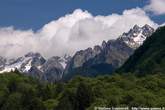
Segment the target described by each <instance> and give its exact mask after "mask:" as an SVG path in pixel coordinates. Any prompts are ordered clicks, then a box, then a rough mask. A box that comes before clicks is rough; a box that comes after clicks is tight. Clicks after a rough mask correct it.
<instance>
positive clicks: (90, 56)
mask: <svg viewBox="0 0 165 110" xmlns="http://www.w3.org/2000/svg"><path fill="white" fill-rule="evenodd" d="M154 31H155V30H154V29H153V28H152V27H150V26H149V25H147V24H146V25H144V26H143V27H139V26H138V25H135V26H134V27H133V28H132V29H130V31H128V32H127V33H123V34H122V35H121V36H119V37H118V38H117V39H114V40H109V41H103V42H102V45H96V46H94V47H93V48H91V47H90V48H88V49H85V50H80V51H78V52H76V53H75V54H74V55H73V56H72V57H71V56H68V55H65V56H63V57H58V56H53V57H51V58H48V59H45V58H44V57H43V56H42V55H41V54H40V53H33V52H29V53H27V54H25V55H24V56H22V57H19V58H14V59H7V58H4V57H0V73H4V72H10V71H14V70H15V69H17V70H18V71H20V72H21V73H24V74H26V75H30V76H32V77H36V78H39V79H40V80H44V81H49V82H56V81H60V80H68V79H70V78H72V77H73V76H75V75H83V76H97V75H100V74H107V73H108V74H111V73H112V72H113V71H115V70H116V69H117V68H119V67H120V66H121V65H123V64H124V63H125V61H126V60H127V59H128V58H129V57H130V56H131V55H132V54H133V53H134V51H135V50H136V49H137V48H138V47H139V46H141V45H142V44H143V42H144V41H145V40H146V39H147V38H148V37H149V36H151V35H152V33H153V32H154Z"/></svg>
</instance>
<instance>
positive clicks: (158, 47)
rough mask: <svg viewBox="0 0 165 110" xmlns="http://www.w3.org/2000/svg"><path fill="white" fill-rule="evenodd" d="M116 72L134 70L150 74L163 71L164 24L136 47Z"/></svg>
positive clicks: (164, 61) (164, 55)
mask: <svg viewBox="0 0 165 110" xmlns="http://www.w3.org/2000/svg"><path fill="white" fill-rule="evenodd" d="M118 72H134V73H139V74H145V73H148V74H152V73H164V72H165V26H164V27H160V28H158V29H157V30H156V32H155V33H153V35H152V36H151V37H149V38H147V40H146V41H145V42H144V44H143V45H142V46H141V47H140V48H138V49H137V50H136V51H135V53H134V54H133V55H132V56H131V57H130V58H129V59H128V60H127V61H126V62H125V64H124V65H123V66H122V67H121V68H120V69H119V70H118Z"/></svg>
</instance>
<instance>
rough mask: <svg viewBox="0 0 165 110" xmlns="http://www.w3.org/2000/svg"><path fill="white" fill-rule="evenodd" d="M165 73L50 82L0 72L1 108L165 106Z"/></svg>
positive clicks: (59, 109)
mask: <svg viewBox="0 0 165 110" xmlns="http://www.w3.org/2000/svg"><path fill="white" fill-rule="evenodd" d="M164 100H165V75H163V74H157V75H146V76H144V77H138V76H135V75H133V74H125V75H118V74H116V75H112V76H100V77H97V78H84V77H78V76H77V77H75V78H74V79H72V80H71V81H69V82H68V83H58V84H50V83H49V84H47V83H41V82H38V81H37V80H35V79H32V78H30V77H27V76H23V75H21V74H19V73H5V74H1V75H0V110H93V109H94V107H95V106H103V107H111V106H118V107H119V106H141V107H145V106H147V107H161V106H165V102H164Z"/></svg>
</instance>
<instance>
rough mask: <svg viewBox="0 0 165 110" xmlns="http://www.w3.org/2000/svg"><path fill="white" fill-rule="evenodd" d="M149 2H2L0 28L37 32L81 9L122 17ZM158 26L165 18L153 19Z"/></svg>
mask: <svg viewBox="0 0 165 110" xmlns="http://www.w3.org/2000/svg"><path fill="white" fill-rule="evenodd" d="M148 3H149V1H148V0H0V27H6V26H11V25H12V26H14V27H15V28H17V29H33V30H38V29H40V28H41V27H42V26H43V25H45V24H46V23H48V22H50V21H52V20H55V19H58V18H59V17H61V16H64V15H65V14H67V13H71V12H73V11H74V10H75V9H77V8H80V9H83V10H88V11H89V12H90V13H91V14H93V15H109V14H112V13H119V14H120V13H122V12H123V10H125V9H131V8H135V7H141V8H142V7H144V6H145V5H147V4H148ZM150 18H151V19H152V20H154V21H155V22H156V23H158V24H161V23H163V22H164V19H165V15H156V16H154V15H150Z"/></svg>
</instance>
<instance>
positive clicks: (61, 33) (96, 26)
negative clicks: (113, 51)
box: [0, 8, 157, 57]
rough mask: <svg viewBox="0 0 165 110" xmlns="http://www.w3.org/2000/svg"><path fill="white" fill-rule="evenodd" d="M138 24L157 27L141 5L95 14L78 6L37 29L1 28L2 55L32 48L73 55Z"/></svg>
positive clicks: (21, 53) (25, 51) (0, 45)
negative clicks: (36, 30) (111, 12)
mask: <svg viewBox="0 0 165 110" xmlns="http://www.w3.org/2000/svg"><path fill="white" fill-rule="evenodd" d="M135 24H137V25H139V26H143V25H145V24H149V25H151V26H153V27H157V24H156V23H154V22H153V21H152V20H151V19H150V18H149V17H148V16H147V15H146V13H145V12H144V11H143V10H142V9H140V8H135V9H130V10H125V11H124V12H123V14H121V15H120V14H111V15H108V16H100V15H99V16H93V15H92V14H90V13H89V12H88V11H82V10H81V9H77V10H75V11H74V12H73V13H71V14H67V15H66V16H64V17H61V18H59V19H58V20H54V21H52V22H50V23H48V24H46V25H45V26H44V27H42V28H41V29H40V30H39V31H38V32H33V31H32V30H26V31H22V30H15V29H14V28H13V27H7V28H0V41H1V44H0V55H1V56H8V57H13V56H21V55H23V54H25V53H27V52H29V51H34V52H40V53H41V54H43V55H44V56H46V57H51V56H54V55H58V56H62V55H64V54H71V55H72V54H74V53H75V52H76V51H78V50H80V49H85V48H88V47H92V46H94V45H98V44H101V42H102V41H103V40H109V39H115V38H117V37H118V36H119V35H121V34H122V33H123V32H127V31H128V30H129V29H130V28H132V27H133V26H134V25H135Z"/></svg>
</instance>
